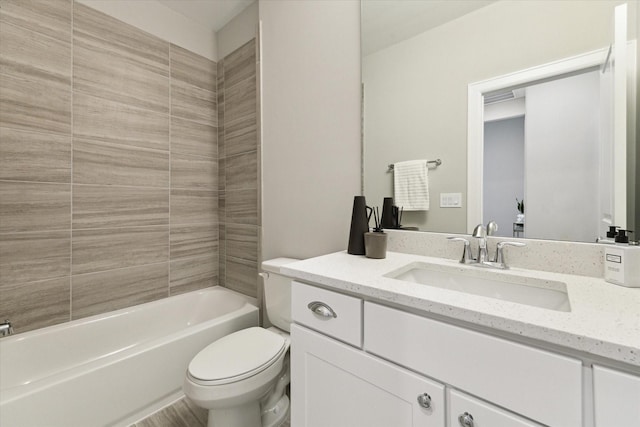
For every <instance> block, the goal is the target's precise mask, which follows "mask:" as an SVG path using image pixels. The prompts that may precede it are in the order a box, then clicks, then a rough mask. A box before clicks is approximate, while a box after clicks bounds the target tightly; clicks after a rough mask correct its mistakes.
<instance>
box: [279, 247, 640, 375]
mask: <svg viewBox="0 0 640 427" xmlns="http://www.w3.org/2000/svg"><path fill="white" fill-rule="evenodd" d="M412 262H426V263H430V264H435V265H441V266H450V267H454V266H457V267H461V268H473V269H477V270H482V269H480V268H478V267H473V266H463V265H461V264H459V263H458V262H456V261H453V260H448V259H443V258H433V257H425V256H419V255H411V254H403V253H397V252H387V258H385V259H381V260H378V259H370V258H366V257H364V256H355V255H349V254H347V253H346V252H337V253H333V254H329V255H324V256H320V257H316V258H310V259H307V260H304V261H299V262H296V263H293V264H287V265H285V266H282V272H283V273H284V274H286V275H290V276H292V277H295V278H298V279H300V280H304V281H309V282H313V283H317V284H319V285H323V286H325V287H327V288H333V289H336V290H343V291H347V292H350V293H354V294H357V295H360V296H362V297H364V298H365V299H372V300H376V301H379V302H382V303H384V302H389V303H393V304H398V305H401V306H405V307H410V308H413V309H417V310H420V311H424V312H427V313H435V314H438V315H442V316H446V317H448V318H452V319H457V320H461V321H465V322H469V323H472V324H476V325H480V326H483V327H487V328H491V329H493V330H496V331H502V332H507V333H511V334H516V335H520V336H523V337H526V338H532V339H536V340H540V341H543V342H547V343H551V344H555V345H560V346H563V347H566V348H570V349H575V350H579V351H584V352H588V353H590V354H594V355H598V356H602V357H606V358H608V359H612V360H615V361H619V362H624V363H626V364H630V365H633V366H637V367H640V288H625V287H622V286H617V285H613V284H610V283H607V282H605V281H604V280H603V279H599V278H592V277H583V276H575V275H569V274H559V273H549V272H543V271H535V270H524V269H519V268H512V269H510V270H508V271H505V272H504V273H501V274H507V275H516V276H523V275H526V276H529V277H535V278H537V279H542V280H552V281H559V282H564V283H566V285H567V291H568V295H569V301H570V304H571V311H570V312H564V311H555V310H549V309H544V308H538V307H533V306H528V305H524V304H517V303H512V302H508V301H502V300H498V299H494V298H489V297H482V296H476V295H471V294H467V293H462V292H456V291H451V290H447V289H441V288H437V287H433V286H428V285H422V284H417V283H411V282H405V281H400V280H396V279H392V278H387V277H384V275H385V274H387V273H390V272H392V271H394V270H396V269H399V268H401V267H403V266H406V265H407V264H409V263H412ZM479 274H482V273H479Z"/></svg>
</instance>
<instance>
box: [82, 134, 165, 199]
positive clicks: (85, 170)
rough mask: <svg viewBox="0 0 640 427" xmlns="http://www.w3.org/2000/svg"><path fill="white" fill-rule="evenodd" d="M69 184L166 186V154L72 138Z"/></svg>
mask: <svg viewBox="0 0 640 427" xmlns="http://www.w3.org/2000/svg"><path fill="white" fill-rule="evenodd" d="M73 182H74V183H77V184H107V185H133V186H148V187H168V186H169V152H167V151H158V150H150V149H146V148H138V147H131V146H126V145H119V144H108V143H102V142H99V141H94V140H91V139H84V138H74V141H73Z"/></svg>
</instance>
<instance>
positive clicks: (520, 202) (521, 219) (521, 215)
mask: <svg viewBox="0 0 640 427" xmlns="http://www.w3.org/2000/svg"><path fill="white" fill-rule="evenodd" d="M516 203H517V205H516V207H517V208H518V212H520V213H519V214H517V215H516V223H518V224H524V199H522V200H518V198H517V197H516Z"/></svg>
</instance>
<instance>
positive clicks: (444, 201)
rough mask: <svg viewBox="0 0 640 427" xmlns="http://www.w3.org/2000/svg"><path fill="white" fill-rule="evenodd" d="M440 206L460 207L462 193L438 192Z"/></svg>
mask: <svg viewBox="0 0 640 427" xmlns="http://www.w3.org/2000/svg"><path fill="white" fill-rule="evenodd" d="M440 207H441V208H461V207H462V193H440Z"/></svg>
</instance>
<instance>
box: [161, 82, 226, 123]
mask: <svg viewBox="0 0 640 427" xmlns="http://www.w3.org/2000/svg"><path fill="white" fill-rule="evenodd" d="M216 97H217V96H216V92H215V90H214V89H211V90H206V89H201V88H199V87H197V86H193V85H190V84H186V83H183V82H180V81H175V80H174V81H172V82H171V115H173V116H175V117H180V118H182V119H187V120H192V121H196V122H200V123H204V124H207V125H212V126H217V124H218V111H217V107H216V102H217V100H216Z"/></svg>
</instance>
